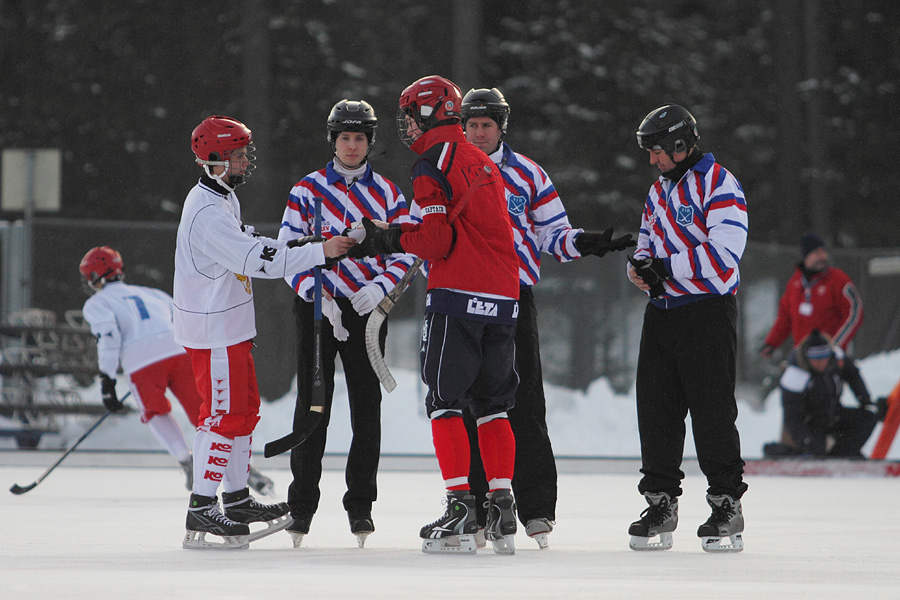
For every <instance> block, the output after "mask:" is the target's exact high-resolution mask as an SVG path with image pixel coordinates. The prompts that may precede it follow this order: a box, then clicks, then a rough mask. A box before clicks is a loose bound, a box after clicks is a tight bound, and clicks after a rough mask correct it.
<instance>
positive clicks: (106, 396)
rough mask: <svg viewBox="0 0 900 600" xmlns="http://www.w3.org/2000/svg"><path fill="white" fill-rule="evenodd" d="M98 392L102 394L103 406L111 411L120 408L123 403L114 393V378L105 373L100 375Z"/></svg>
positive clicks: (117, 410)
mask: <svg viewBox="0 0 900 600" xmlns="http://www.w3.org/2000/svg"><path fill="white" fill-rule="evenodd" d="M100 392H101V394H102V395H103V396H102V397H103V406H105V407H106V410H108V411H109V412H111V413H115V412H119V411H120V410H122V407H123V404H122V403H121V402H119V397H118V396H117V395H116V380H115V379H110V378H109V377H108V376H106V375H102V374H101V375H100Z"/></svg>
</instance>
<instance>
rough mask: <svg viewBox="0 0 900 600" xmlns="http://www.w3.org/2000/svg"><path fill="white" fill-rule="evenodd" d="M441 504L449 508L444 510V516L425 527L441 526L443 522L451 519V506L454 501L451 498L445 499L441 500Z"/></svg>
mask: <svg viewBox="0 0 900 600" xmlns="http://www.w3.org/2000/svg"><path fill="white" fill-rule="evenodd" d="M441 504H444V505H446V506H447V508H445V509H444V514H442V515H441V516H440V517H438V518H437V519H435V520H434V522H433V523H429V524H428V525H426V526H425V527H435V526H437V525H440V524H441V522H443V521H444V520H445V519H449V518H450V505H451V504H453V500H451V499H450V498H444V499H443V500H441Z"/></svg>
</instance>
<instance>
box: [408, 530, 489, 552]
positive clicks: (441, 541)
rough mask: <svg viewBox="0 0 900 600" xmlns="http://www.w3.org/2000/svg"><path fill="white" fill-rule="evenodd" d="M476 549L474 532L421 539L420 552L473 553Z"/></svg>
mask: <svg viewBox="0 0 900 600" xmlns="http://www.w3.org/2000/svg"><path fill="white" fill-rule="evenodd" d="M477 551H478V549H477V547H476V546H475V534H468V535H452V536H450V537H445V538H437V539H433V540H422V552H424V553H425V554H444V553H450V554H475V553H476V552H477Z"/></svg>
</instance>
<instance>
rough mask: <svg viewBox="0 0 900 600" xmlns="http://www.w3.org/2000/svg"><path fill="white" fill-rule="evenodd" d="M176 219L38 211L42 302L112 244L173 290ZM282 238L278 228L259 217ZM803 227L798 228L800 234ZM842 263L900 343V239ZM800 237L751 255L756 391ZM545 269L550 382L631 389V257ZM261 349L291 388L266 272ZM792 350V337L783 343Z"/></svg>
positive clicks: (0, 239) (400, 345) (752, 386)
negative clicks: (42, 214) (59, 215)
mask: <svg viewBox="0 0 900 600" xmlns="http://www.w3.org/2000/svg"><path fill="white" fill-rule="evenodd" d="M21 228H22V224H21V223H20V222H15V223H2V224H0V252H2V262H0V268H2V269H3V272H2V281H3V286H4V289H3V295H2V298H3V306H2V310H3V311H4V313H3V316H4V320H6V319H5V317H7V316H8V314H9V311H10V309H11V302H12V301H11V300H10V298H11V297H12V296H14V294H11V291H14V288H15V286H16V285H17V280H16V278H17V277H21V276H22V273H23V271H24V270H23V268H22V265H21V260H22V259H21V257H22V256H23V253H22V252H21V241H22V235H21ZM176 228H177V225H176V224H174V223H144V222H122V221H86V220H85V221H81V220H68V219H46V218H39V219H36V220H35V222H34V226H33V239H34V243H33V249H32V255H33V264H32V269H31V271H32V273H33V277H32V279H33V281H32V282H31V290H32V294H31V295H32V305H33V306H34V307H36V308H40V309H44V310H49V311H52V312H54V313H56V314H57V315H58V317H59V319H60V321H62V320H63V315H65V313H66V312H67V311H71V310H78V309H80V308H81V306H82V305H83V303H84V301H85V299H86V298H87V296H86V292H85V291H84V288H83V287H82V284H81V280H80V275H79V273H78V263H79V261H80V259H81V257H82V256H83V255H84V253H85V252H87V250H89V249H90V248H92V247H94V246H99V245H108V246H112V247H114V248H116V249H118V250H119V251H120V252H121V253H122V255H123V258H124V261H125V272H126V278H127V281H128V282H129V283H134V284H139V285H146V286H151V287H158V288H160V289H163V290H165V291H167V292H169V293H171V292H172V277H173V272H174V260H173V256H174V251H175V232H176ZM258 229H259V230H260V231H261V232H263V233H264V234H265V235H270V236H274V235H275V234H276V229H275V226H274V225H273V226H268V227H265V226H264V227H258ZM799 236H800V233H799V232H798V238H799ZM831 255H832V262H833V264H835V265H836V266H838V267H840V268H842V269H844V270H845V271H846V272H847V273H848V274H849V275H850V277H851V278H852V279H853V280H854V281H855V282H856V284H857V286H858V287H859V290H860V293H861V295H862V298H863V304H864V310H865V321H864V323H863V326H862V329H861V330H860V332H859V334H858V335H857V337H856V339H855V342H854V348H853V350H854V353H855V355H856V356H857V357H860V358H863V357H866V356H868V355H871V354H875V353H878V352H883V351H887V350H891V349H894V348H897V347H900V249H894V248H892V249H886V250H877V249H876V250H873V249H867V250H844V249H834V250H832V251H831ZM798 258H799V257H798V249H797V247H796V246H790V247H788V246H781V245H776V244H756V243H750V245H749V246H748V249H747V251H746V252H745V254H744V258H743V261H742V264H741V275H742V285H741V289H740V291H739V293H738V302H739V307H740V316H739V333H738V344H739V356H738V370H739V382H740V383H739V385H740V386H743V387H744V390H742V391H744V392H746V394H745V397H748V398H754V397H755V398H759V397H760V394H759V390H760V388H761V386H763V385H764V383H763V382H764V380H765V379H766V377H767V376H771V375H772V373H773V371H774V369H775V368H776V367H775V365H776V364H777V361H772V362H769V361H762V360H760V359H759V358H758V356H757V350H758V349H759V347H760V346H761V345H762V340H763V338H764V337H765V335H766V333H767V332H768V329H769V327H770V326H771V324H772V322H773V321H774V318H775V314H776V310H777V304H778V299H779V298H780V296H781V293H782V291H783V289H784V285H785V284H786V282H787V280H788V278H789V277H790V275H791V274H792V272H793V266H794V265H795V264H796V262H797V260H798ZM542 271H543V278H542V281H541V283H540V284H539V285H538V286H537V287H536V288H535V296H536V299H537V304H538V308H539V311H540V316H539V322H540V333H541V352H542V356H543V366H544V376H545V379H546V380H547V381H548V382H550V383H555V384H558V385H562V386H566V387H570V388H582V389H583V388H586V387H587V386H588V385H589V384H590V383H591V382H592V381H594V380H595V379H597V378H599V377H607V378H608V379H609V381H610V383H611V385H612V386H613V387H614V388H615V389H617V390H619V391H625V390H627V389H628V388H629V387H630V386H631V385H632V382H633V377H634V371H635V364H636V360H637V352H638V343H639V339H640V328H641V321H642V316H643V309H644V306H645V305H646V300H645V299H644V298H643V297H642V296H641V294H639V293H638V292H637V290H636V289H635V288H634V287H633V286H632V285H631V284H630V283H629V282H628V280H627V278H626V277H625V274H624V271H625V261H624V255H621V254H620V255H609V256H607V257H605V258H603V259H599V260H598V259H596V258H588V259H586V260H578V261H574V262H572V263H567V264H564V265H560V264H557V263H556V262H555V261H553V260H552V259H549V257H546V256H545V260H544V263H543V269H542ZM254 286H255V292H256V314H257V330H258V335H257V338H256V343H257V345H258V348H257V349H256V350H255V351H254V353H255V358H256V364H257V370H258V373H259V382H260V391H261V393H262V395H263V396H264V397H266V398H267V399H276V398H279V397H281V396H283V395H284V394H285V393H286V392H287V391H288V389H289V388H290V385H291V381H292V379H293V377H294V374H295V365H296V361H295V352H296V348H295V345H296V342H295V334H294V324H293V316H292V313H291V302H292V298H293V293H292V292H291V290H290V288H289V287H288V286H287V285H286V284H285V283H284V282H283V281H282V280H259V279H257V280H255V281H254ZM424 288H425V286H424V280H423V278H421V277H420V278H417V280H416V281H415V282H414V284H413V286H412V288H411V289H410V291H409V292H407V294H406V295H405V296H404V297H403V299H402V300H401V302H400V303H399V305H398V306H397V307H396V309H395V310H394V311H393V312H392V313H391V318H390V326H389V327H390V333H389V336H388V347H387V362H388V364H389V366H392V367H400V368H416V367H417V365H418V341H419V333H420V325H421V318H422V307H423V305H424ZM786 349H787V348H786V347H783V348H782V352H784V351H785V350H786Z"/></svg>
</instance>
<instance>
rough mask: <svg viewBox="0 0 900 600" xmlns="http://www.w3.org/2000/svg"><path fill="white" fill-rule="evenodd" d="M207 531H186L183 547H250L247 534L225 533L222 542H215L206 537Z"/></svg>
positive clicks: (231, 548)
mask: <svg viewBox="0 0 900 600" xmlns="http://www.w3.org/2000/svg"><path fill="white" fill-rule="evenodd" d="M207 533H209V532H207V531H185V533H184V539H183V540H182V541H181V547H182V548H184V549H185V550H246V549H247V548H249V547H250V540H249V539H247V538H248V537H249V536H246V535H223V536H217V535H216V534H214V533H211V534H210V535H214V536H216V537H221V538H222V541H221V542H213V541H209V540H207V539H206V534H207Z"/></svg>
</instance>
